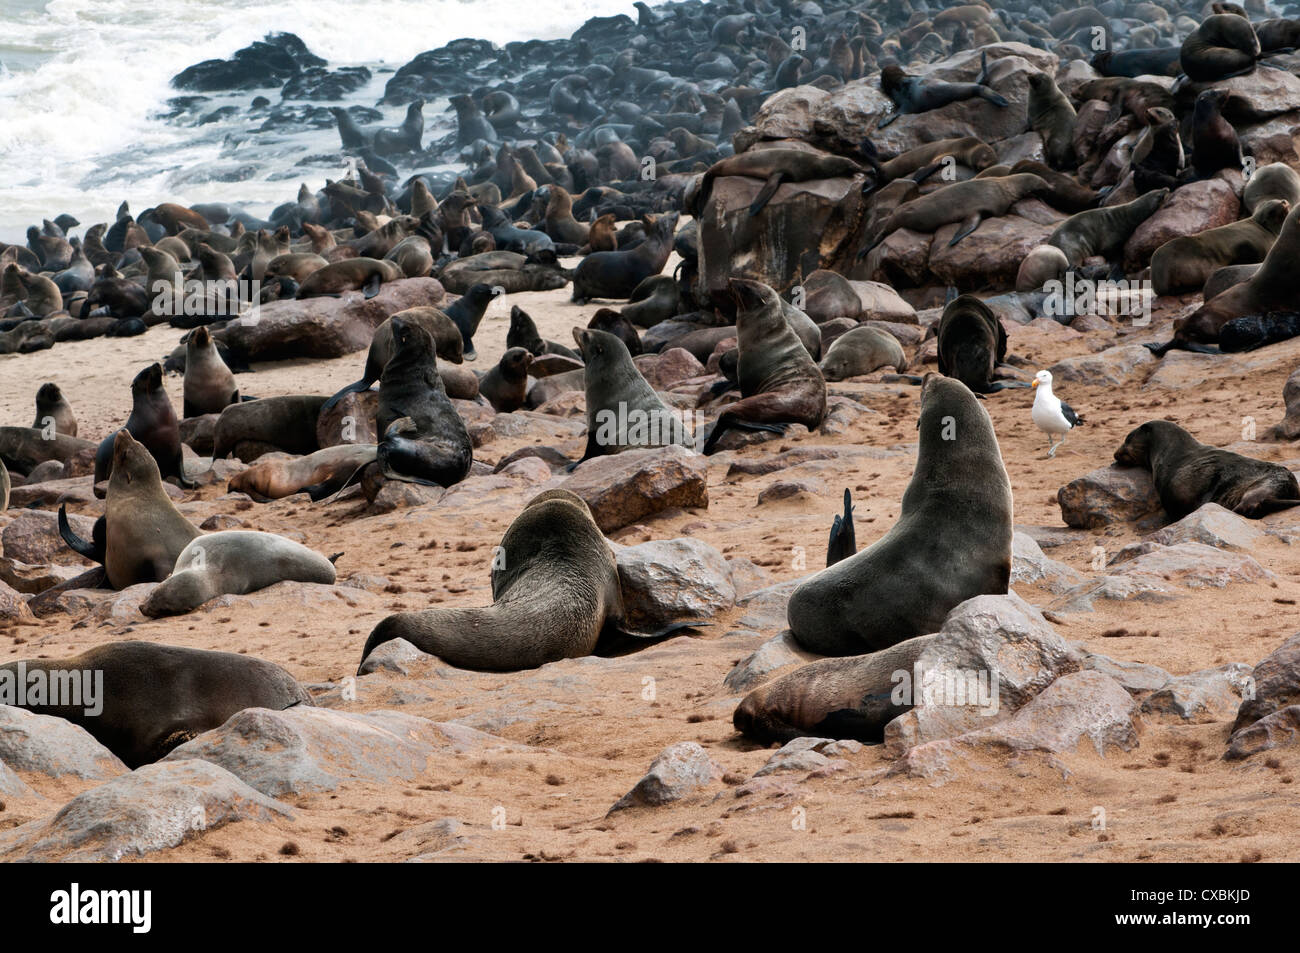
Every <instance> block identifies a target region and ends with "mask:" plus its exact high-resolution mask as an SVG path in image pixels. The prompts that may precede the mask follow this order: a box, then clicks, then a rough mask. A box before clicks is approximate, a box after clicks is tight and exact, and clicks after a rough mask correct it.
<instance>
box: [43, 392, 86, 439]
mask: <svg viewBox="0 0 1300 953" xmlns="http://www.w3.org/2000/svg"><path fill="white" fill-rule="evenodd" d="M51 426H53V428H54V432H55V433H61V434H63V435H64V436H65V437H75V436H76V435H77V416H76V414H74V413H73V412H72V405H71V404H69V403H68V401H67V398H65V397H64V396H63V391H61V390H59V385H58V384H54V383H46V384H42V385H41V386H40V389H38V390H37V391H36V419H35V420H34V421H32V428H33V429H34V430H44V429H46V428H47V427H51Z"/></svg>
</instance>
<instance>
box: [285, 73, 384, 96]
mask: <svg viewBox="0 0 1300 953" xmlns="http://www.w3.org/2000/svg"><path fill="white" fill-rule="evenodd" d="M370 77H371V73H370V70H368V69H367V68H366V67H364V66H342V67H339V68H338V69H334V70H330V69H325V68H324V67H322V66H312V67H309V68H307V69H305V70H303V71H302V72H301V73H299V74H298V75H297V76H294V77H292V78H291V79H290V80H289V81H288V82H287V83H285V84H284V88H283V89H281V90H280V98H281V99H282V100H289V99H310V100H325V101H327V102H337V101H338V100H340V99H342V98H343V97H344V96H346V95H347V94H348V93H355V92H356V91H357V90H358V89H360V88H361V87H362V86H364V85H365V84H366V83H368V82H370Z"/></svg>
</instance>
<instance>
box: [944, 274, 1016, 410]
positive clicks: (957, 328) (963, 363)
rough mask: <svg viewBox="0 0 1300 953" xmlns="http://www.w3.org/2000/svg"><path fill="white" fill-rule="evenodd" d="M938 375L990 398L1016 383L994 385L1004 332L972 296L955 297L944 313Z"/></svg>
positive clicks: (1002, 356) (1004, 350) (1004, 345)
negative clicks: (942, 375)
mask: <svg viewBox="0 0 1300 953" xmlns="http://www.w3.org/2000/svg"><path fill="white" fill-rule="evenodd" d="M936 337H937V338H938V339H939V340H938V345H939V354H938V359H939V372H940V373H942V374H944V375H946V376H947V377H953V378H956V379H957V380H959V381H961V382H962V383H963V384H965V385H966V386H967V387H969V388H970V389H971V390H972V391H974V392H975V393H977V394H991V393H993V392H995V391H999V390H1006V389H1008V388H1011V387H1024V386H1026V385H1025V384H1023V383H1020V382H1018V381H1014V382H1013V381H995V380H994V377H995V376H996V375H997V368H998V365H999V364H1001V363H1002V362H1003V361H1004V360H1006V356H1007V332H1006V329H1005V328H1004V327H1003V326H1002V322H1001V321H1000V320H998V316H997V315H996V314H994V313H993V310H992V309H991V308H989V306H988V305H986V304H985V303H984V302H983V301H981V300H980V299H979V298H977V297H975V296H974V295H971V294H964V295H958V296H957V297H956V298H954V299H953V300H952V301H950V302H948V305H947V306H946V307H945V308H944V309H943V316H942V317H941V318H940V319H939V330H938V333H937V334H936Z"/></svg>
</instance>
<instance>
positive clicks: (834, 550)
mask: <svg viewBox="0 0 1300 953" xmlns="http://www.w3.org/2000/svg"><path fill="white" fill-rule="evenodd" d="M857 551H858V541H857V536H856V534H855V533H854V531H853V497H852V495H851V494H850V492H849V490H848V488H847V487H846V488H845V490H844V515H843V516H840V515H838V514H837V515H836V516H835V522H834V523H833V524H831V538H830V542H829V543H827V545H826V565H827V566H833V565H835V564H836V563H837V562H839V561H840V560H841V559H848V558H849V557H850V556H852V555H854V554H856V553H857Z"/></svg>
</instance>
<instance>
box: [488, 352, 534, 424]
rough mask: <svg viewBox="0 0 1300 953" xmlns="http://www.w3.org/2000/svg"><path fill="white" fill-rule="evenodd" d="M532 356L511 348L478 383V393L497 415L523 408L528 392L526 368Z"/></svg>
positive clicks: (531, 360)
mask: <svg viewBox="0 0 1300 953" xmlns="http://www.w3.org/2000/svg"><path fill="white" fill-rule="evenodd" d="M532 363H533V356H532V354H530V353H529V352H528V351H527V350H526V349H525V348H522V347H512V348H510V349H509V350H507V351H506V352H505V353H504V354H502V355H501V360H499V361H497V364H496V366H495V367H494V368H492V370H490V371H488V372H487V373H486V374H484V375H483V377H482V379H481V380H480V381H479V382H478V392H479V393H480V394H482V395H483V396H484V397H486V398H487V400H488V403H489V404H491V405H492V409H493V410H495V411H496V412H497V413H498V414H508V413H510V412H511V411H515V410H518V409H519V408H520V407H522V406H524V396H525V395H526V394H527V392H528V367H529V365H531V364H532Z"/></svg>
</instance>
